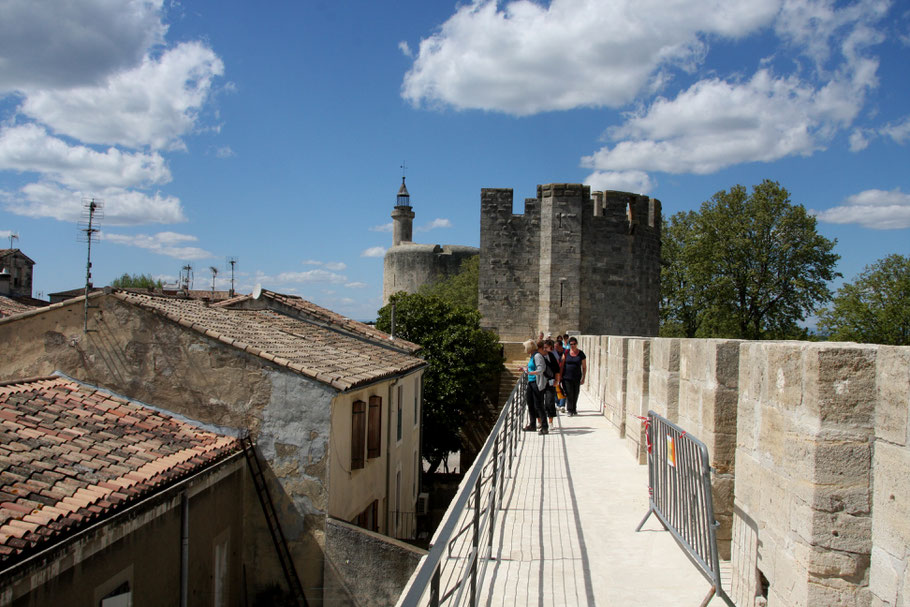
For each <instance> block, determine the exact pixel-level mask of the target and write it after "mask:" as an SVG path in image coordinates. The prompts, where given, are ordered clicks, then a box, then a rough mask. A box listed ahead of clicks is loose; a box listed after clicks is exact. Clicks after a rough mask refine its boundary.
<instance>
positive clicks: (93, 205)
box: [79, 198, 104, 333]
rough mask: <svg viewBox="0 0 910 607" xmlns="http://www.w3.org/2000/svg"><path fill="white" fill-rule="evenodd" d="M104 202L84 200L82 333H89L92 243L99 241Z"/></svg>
mask: <svg viewBox="0 0 910 607" xmlns="http://www.w3.org/2000/svg"><path fill="white" fill-rule="evenodd" d="M103 209H104V202H103V201H101V200H98V199H97V198H83V199H82V218H81V219H80V220H79V231H80V232H82V234H83V235H82V236H81V237H80V240H84V241H85V243H86V245H87V246H86V249H87V253H86V260H85V309H84V311H83V318H82V332H83V333H88V308H89V306H88V294H89V292H90V291H91V290H92V241H93V240H95V239H97V236H96V234H98V233H99V232H101V229H100V228H99V227H98V222H99V221H100V220H101V219H103V218H104V211H103Z"/></svg>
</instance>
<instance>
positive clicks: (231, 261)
mask: <svg viewBox="0 0 910 607" xmlns="http://www.w3.org/2000/svg"><path fill="white" fill-rule="evenodd" d="M227 262H228V263H229V264H231V292H230V296H231V297H233V296H234V266H236V265H237V258H236V257H228V258H227Z"/></svg>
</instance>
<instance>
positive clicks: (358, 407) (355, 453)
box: [351, 400, 367, 470]
mask: <svg viewBox="0 0 910 607" xmlns="http://www.w3.org/2000/svg"><path fill="white" fill-rule="evenodd" d="M366 408H367V404H366V403H365V402H363V401H362V400H355V401H354V403H353V406H352V407H351V470H357V469H358V468H363V464H364V459H363V443H364V440H365V439H366V428H367V426H366Z"/></svg>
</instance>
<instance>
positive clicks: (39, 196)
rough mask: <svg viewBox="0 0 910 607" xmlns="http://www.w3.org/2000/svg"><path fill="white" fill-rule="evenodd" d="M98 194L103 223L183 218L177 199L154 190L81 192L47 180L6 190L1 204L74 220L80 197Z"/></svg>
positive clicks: (77, 216) (79, 212) (18, 211)
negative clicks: (13, 190) (14, 189)
mask: <svg viewBox="0 0 910 607" xmlns="http://www.w3.org/2000/svg"><path fill="white" fill-rule="evenodd" d="M87 198H97V199H100V200H101V201H103V202H104V219H103V224H104V225H121V226H126V225H140V224H146V223H180V222H183V221H186V217H185V216H184V214H183V207H182V205H181V204H180V200H179V199H178V198H175V197H173V196H162V195H161V194H160V193H158V192H156V193H154V194H145V193H142V192H137V191H135V190H126V189H123V188H105V189H103V190H99V191H97V192H82V191H79V190H73V189H69V188H64V187H61V186H59V185H57V184H54V183H50V182H42V181H39V182H37V183H30V184H28V185H26V186H24V187H22V188H21V189H20V190H19V193H18V194H9V193H7V194H5V195H4V196H3V197H2V201H3V206H4V207H5V208H6V209H7V210H8V211H10V212H12V213H15V214H17V215H24V216H26V217H48V218H52V219H57V220H59V221H68V222H75V221H78V220H79V219H80V217H81V215H82V207H83V203H82V201H83V200H84V199H87Z"/></svg>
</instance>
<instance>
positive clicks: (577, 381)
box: [523, 332, 588, 434]
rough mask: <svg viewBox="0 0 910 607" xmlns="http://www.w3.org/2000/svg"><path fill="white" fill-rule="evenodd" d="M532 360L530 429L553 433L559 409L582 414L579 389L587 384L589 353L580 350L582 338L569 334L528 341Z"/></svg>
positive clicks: (529, 377) (572, 414) (527, 352)
mask: <svg viewBox="0 0 910 607" xmlns="http://www.w3.org/2000/svg"><path fill="white" fill-rule="evenodd" d="M523 345H524V347H525V353H526V354H528V355H529V356H530V358H529V360H528V367H527V372H528V387H527V392H526V395H527V398H526V400H527V403H528V415H529V417H530V422H529V423H528V425H527V426H525V427H524V430H525V431H526V432H534V431H537V432H539V433H540V434H549V432H550V426H552V425H553V418H554V417H556V415H557V408H558V409H559V411H560V412H562V413H567V414H568V415H569V416H570V417H571V416H574V415H578V392H579V390H580V389H581V386H582V385H583V384H584V383H585V375H586V374H587V371H588V366H587V363H586V362H585V353H584V352H582V351H581V350H579V349H578V340H577V339H576V338H575V337H569V334H568V333H566V334H565V335H557V336H556V339H555V340H553V339H552V338H549V337H548V338H547V339H544V337H543V332H541V333H540V335H538V337H537V341H534V340H533V339H529V340H528V341H526V342H524V344H523Z"/></svg>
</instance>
